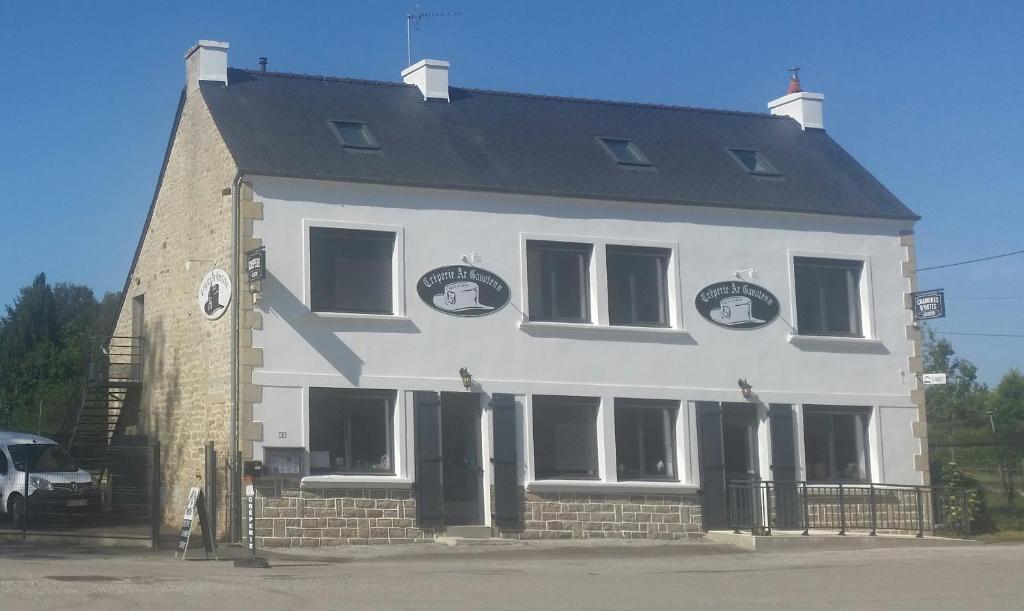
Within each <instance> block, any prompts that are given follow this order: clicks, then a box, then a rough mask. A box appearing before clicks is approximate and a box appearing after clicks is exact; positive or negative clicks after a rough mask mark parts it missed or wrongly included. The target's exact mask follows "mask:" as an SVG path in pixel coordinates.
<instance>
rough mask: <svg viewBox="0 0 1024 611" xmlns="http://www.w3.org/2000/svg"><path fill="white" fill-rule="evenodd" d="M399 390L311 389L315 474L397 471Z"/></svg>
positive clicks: (311, 456) (311, 462) (311, 458)
mask: <svg viewBox="0 0 1024 611" xmlns="http://www.w3.org/2000/svg"><path fill="white" fill-rule="evenodd" d="M394 405H395V392H394V391H375V390H373V391H367V390H349V389H339V388H310V389H309V473H310V474H311V475H331V474H342V473H345V474H348V473H379V474H392V473H394V472H395V461H394V449H393V439H394V434H393V424H392V422H393V418H394Z"/></svg>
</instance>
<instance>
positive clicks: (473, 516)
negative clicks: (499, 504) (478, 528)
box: [441, 393, 483, 525]
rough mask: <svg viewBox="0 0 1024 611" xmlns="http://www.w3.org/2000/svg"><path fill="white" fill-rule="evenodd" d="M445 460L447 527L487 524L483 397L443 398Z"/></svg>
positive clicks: (446, 395) (448, 395)
mask: <svg viewBox="0 0 1024 611" xmlns="http://www.w3.org/2000/svg"><path fill="white" fill-rule="evenodd" d="M441 457H442V463H443V478H444V479H443V481H444V521H445V523H446V524H450V525H462V524H467V525H468V524H483V496H482V495H481V494H480V492H481V490H482V488H483V467H482V466H481V461H480V396H479V395H477V394H476V393H442V394H441Z"/></svg>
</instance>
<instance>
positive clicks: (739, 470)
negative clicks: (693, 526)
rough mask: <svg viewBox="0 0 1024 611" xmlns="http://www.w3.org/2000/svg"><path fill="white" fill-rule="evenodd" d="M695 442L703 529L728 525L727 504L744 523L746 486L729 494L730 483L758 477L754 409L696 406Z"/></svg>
mask: <svg viewBox="0 0 1024 611" xmlns="http://www.w3.org/2000/svg"><path fill="white" fill-rule="evenodd" d="M697 439H698V442H699V448H700V476H701V492H702V493H703V495H704V512H703V519H704V528H705V529H707V530H710V529H714V528H725V527H726V526H729V522H730V519H729V513H728V512H729V503H730V498H731V499H732V500H731V502H732V503H734V504H736V503H740V504H741V505H742V506H741V507H733V510H734V516H733V518H734V520H736V521H738V522H746V521H749V520H751V519H752V518H753V516H752V514H751V513H750V511H751V509H750V507H752V504H751V503H752V501H753V498H752V496H751V494H752V493H751V491H750V489H749V487H746V486H744V487H743V489H742V490H734V491H733V494H732V495H731V496H730V494H729V484H730V483H731V482H736V481H747V480H754V479H757V478H758V474H759V471H758V463H757V407H756V406H754V405H752V404H750V403H713V402H710V401H700V402H698V403H697Z"/></svg>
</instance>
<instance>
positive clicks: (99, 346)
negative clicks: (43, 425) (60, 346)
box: [59, 336, 144, 447]
mask: <svg viewBox="0 0 1024 611" xmlns="http://www.w3.org/2000/svg"><path fill="white" fill-rule="evenodd" d="M92 339H93V341H92V342H91V343H90V347H89V350H88V351H87V353H86V355H85V362H84V364H83V366H82V378H81V379H82V381H81V383H80V384H79V386H78V389H77V397H78V398H77V402H76V403H75V404H73V405H70V406H68V409H67V411H66V412H65V413H64V422H63V423H62V425H61V431H60V435H59V439H60V442H61V443H62V444H64V445H65V446H67V447H71V445H72V443H73V441H74V440H75V437H76V433H77V432H78V430H79V428H81V427H82V422H83V416H85V415H86V414H87V413H88V414H89V417H91V418H93V420H95V419H96V417H97V416H100V417H103V416H111V418H112V419H113V420H112V422H108V423H107V424H109V425H110V426H108V427H106V429H107V432H108V437H109V433H110V432H112V431H113V429H114V427H115V425H116V423H117V419H116V418H117V415H118V414H119V413H120V408H121V407H122V404H123V402H124V400H125V398H126V396H127V395H126V392H122V393H121V394H117V392H113V393H112V392H111V389H127V388H129V387H131V386H132V385H136V384H138V383H139V382H141V381H142V362H143V346H144V342H143V338H141V337H131V336H111V337H95V338H92ZM86 419H88V418H86ZM108 420H110V418H108ZM93 424H95V423H93ZM86 428H88V427H86ZM92 428H96V427H95V426H94V427H92ZM101 428H103V427H101Z"/></svg>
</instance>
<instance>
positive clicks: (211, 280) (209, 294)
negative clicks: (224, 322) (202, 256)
mask: <svg viewBox="0 0 1024 611" xmlns="http://www.w3.org/2000/svg"><path fill="white" fill-rule="evenodd" d="M230 303H231V277H230V276H228V273H227V272H226V271H224V270H222V269H214V270H210V273H208V274H206V277H205V278H203V282H202V284H200V285H199V309H200V310H202V312H203V315H204V316H206V317H207V318H209V319H210V320H217V319H218V318H220V317H221V316H223V315H224V312H227V311H228V305H229V304H230Z"/></svg>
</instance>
